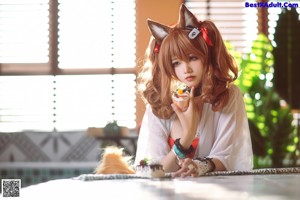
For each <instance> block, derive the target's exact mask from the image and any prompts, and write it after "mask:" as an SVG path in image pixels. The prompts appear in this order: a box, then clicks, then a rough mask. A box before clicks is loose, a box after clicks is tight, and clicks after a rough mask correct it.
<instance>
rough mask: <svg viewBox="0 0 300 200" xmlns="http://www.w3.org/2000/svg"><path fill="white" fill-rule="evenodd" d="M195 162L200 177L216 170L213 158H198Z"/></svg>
mask: <svg viewBox="0 0 300 200" xmlns="http://www.w3.org/2000/svg"><path fill="white" fill-rule="evenodd" d="M193 162H195V164H196V165H197V171H198V176H202V175H204V174H206V173H207V172H213V171H215V169H216V165H215V163H214V162H213V161H212V158H207V157H204V158H196V159H194V160H193Z"/></svg>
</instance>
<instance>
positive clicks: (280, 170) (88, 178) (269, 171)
mask: <svg viewBox="0 0 300 200" xmlns="http://www.w3.org/2000/svg"><path fill="white" fill-rule="evenodd" d="M291 173H300V167H293V168H265V169H254V170H251V171H216V172H209V173H206V174H204V175H203V176H234V175H264V174H291ZM171 175H172V174H171V173H167V174H166V175H165V176H164V177H163V178H171V177H172V176H171ZM135 178H142V179H147V177H142V176H137V175H135V174H82V175H80V176H78V177H75V178H74V179H77V180H82V181H94V180H108V179H135Z"/></svg>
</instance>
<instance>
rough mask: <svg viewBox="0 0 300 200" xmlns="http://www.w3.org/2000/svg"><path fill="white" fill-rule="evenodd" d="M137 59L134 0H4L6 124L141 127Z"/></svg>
mask: <svg viewBox="0 0 300 200" xmlns="http://www.w3.org/2000/svg"><path fill="white" fill-rule="evenodd" d="M120 9H122V11H124V10H125V11H126V12H120ZM135 60H136V58H135V1H134V0H101V1H98V0H0V75H1V76H0V132H13V131H26V130H34V131H35V130H41V131H52V130H57V131H64V130H85V129H87V128H88V127H93V126H94V127H103V126H105V124H106V123H108V122H110V121H113V120H116V121H117V122H118V124H119V125H122V126H127V127H129V128H135V126H136V122H135V111H136V108H135V79H136V76H135V65H136V64H135Z"/></svg>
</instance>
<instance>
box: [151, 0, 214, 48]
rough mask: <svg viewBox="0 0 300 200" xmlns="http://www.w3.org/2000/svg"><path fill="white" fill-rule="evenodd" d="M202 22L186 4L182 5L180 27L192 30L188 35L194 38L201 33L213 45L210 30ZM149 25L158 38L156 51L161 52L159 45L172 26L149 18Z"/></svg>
mask: <svg viewBox="0 0 300 200" xmlns="http://www.w3.org/2000/svg"><path fill="white" fill-rule="evenodd" d="M201 24H202V22H198V20H197V18H196V17H195V16H194V15H193V13H191V11H189V10H188V9H187V8H186V6H185V5H184V4H182V5H181V7H180V12H179V22H178V27H179V28H182V29H186V30H190V33H189V35H188V37H189V38H190V39H191V40H192V39H195V38H196V37H197V36H198V35H199V34H200V33H201V35H202V37H203V39H204V41H205V43H206V44H207V45H208V46H213V43H212V41H211V40H210V38H209V36H208V30H207V29H206V28H205V27H201ZM148 27H149V29H150V31H151V33H152V35H153V37H154V38H155V40H156V43H155V47H154V52H155V53H158V52H159V47H160V45H161V43H162V41H163V40H164V38H165V37H166V36H167V35H168V34H169V32H170V31H171V30H172V28H171V27H169V26H166V25H163V24H160V23H158V22H155V21H152V20H150V19H148Z"/></svg>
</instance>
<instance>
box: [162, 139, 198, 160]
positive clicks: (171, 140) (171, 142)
mask: <svg viewBox="0 0 300 200" xmlns="http://www.w3.org/2000/svg"><path fill="white" fill-rule="evenodd" d="M174 142H175V140H174V139H173V138H171V137H170V136H169V139H168V144H169V147H170V148H171V149H172V147H173V145H174ZM198 143H199V138H198V137H196V138H195V139H194V140H193V142H192V146H193V149H194V150H193V151H192V153H190V154H189V155H188V156H187V157H188V158H191V159H192V158H193V157H194V155H195V152H196V149H197V146H198Z"/></svg>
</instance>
